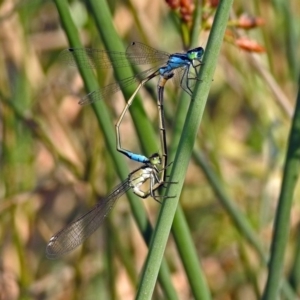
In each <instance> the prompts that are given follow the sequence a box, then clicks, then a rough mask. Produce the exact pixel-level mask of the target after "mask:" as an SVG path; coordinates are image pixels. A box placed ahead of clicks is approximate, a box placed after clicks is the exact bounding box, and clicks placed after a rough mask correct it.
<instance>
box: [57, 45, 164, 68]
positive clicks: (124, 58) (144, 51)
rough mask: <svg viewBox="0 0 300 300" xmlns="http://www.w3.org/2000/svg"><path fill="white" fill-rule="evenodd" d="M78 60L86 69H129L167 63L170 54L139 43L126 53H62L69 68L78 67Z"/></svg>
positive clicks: (73, 50) (79, 50) (85, 50)
mask: <svg viewBox="0 0 300 300" xmlns="http://www.w3.org/2000/svg"><path fill="white" fill-rule="evenodd" d="M76 58H77V59H78V60H79V61H80V62H81V64H82V65H83V66H84V67H85V68H90V69H97V68H98V69H107V68H111V67H112V66H113V65H115V66H117V67H129V66H131V65H142V64H153V63H165V62H167V61H168V58H169V53H167V52H163V51H159V50H156V49H154V48H152V47H149V46H147V45H144V44H142V43H138V42H134V43H131V45H130V46H128V47H127V50H126V52H118V51H106V50H99V49H93V48H69V49H65V50H64V51H62V52H61V53H60V59H61V60H62V61H63V62H64V63H65V64H66V65H68V66H73V67H76V66H77V61H76Z"/></svg>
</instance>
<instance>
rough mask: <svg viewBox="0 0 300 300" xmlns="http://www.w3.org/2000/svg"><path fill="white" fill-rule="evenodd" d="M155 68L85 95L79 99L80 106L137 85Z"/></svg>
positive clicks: (154, 69)
mask: <svg viewBox="0 0 300 300" xmlns="http://www.w3.org/2000/svg"><path fill="white" fill-rule="evenodd" d="M156 70H157V68H151V69H148V70H146V71H143V72H140V73H139V74H136V75H134V76H132V77H128V78H125V79H123V80H120V81H119V82H114V83H111V84H109V85H107V86H105V87H104V88H102V89H101V90H97V91H93V92H91V93H89V94H87V95H86V96H85V97H84V98H82V99H80V101H79V104H80V105H88V104H91V103H93V102H95V101H100V100H103V99H106V97H108V96H110V95H112V94H114V93H116V92H118V91H119V90H120V89H121V88H126V87H127V86H130V85H132V84H133V83H139V82H141V80H143V79H145V78H147V76H148V75H150V74H151V73H154V72H155V71H156Z"/></svg>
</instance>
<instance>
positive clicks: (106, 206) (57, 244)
mask: <svg viewBox="0 0 300 300" xmlns="http://www.w3.org/2000/svg"><path fill="white" fill-rule="evenodd" d="M129 189H130V185H129V179H127V180H125V181H124V182H122V183H120V184H119V185H118V186H117V187H116V188H115V189H114V191H113V192H112V193H111V194H110V195H108V196H107V197H106V198H105V199H103V200H102V201H101V202H99V203H98V204H97V205H96V206H95V207H94V208H93V209H92V210H90V211H89V212H88V213H86V214H85V215H83V216H82V217H80V218H79V219H77V220H76V221H75V222H73V223H71V224H70V225H68V226H67V227H65V228H63V229H62V230H61V231H59V232H58V233H57V234H55V235H54V236H53V237H52V238H51V239H50V241H49V243H48V245H47V248H46V255H47V257H48V258H50V259H56V258H58V257H60V256H62V255H65V254H67V253H68V252H70V251H72V250H73V249H75V248H76V247H77V246H79V245H81V244H82V243H83V242H84V241H85V240H86V239H87V238H88V237H89V236H90V235H91V234H92V233H94V232H95V231H96V229H98V228H99V226H100V225H101V224H102V222H103V221H104V219H105V217H106V216H107V215H108V213H109V212H110V210H111V209H112V208H113V206H114V204H115V203H116V200H117V199H118V198H119V197H120V196H122V195H123V194H124V193H125V192H126V191H127V190H129Z"/></svg>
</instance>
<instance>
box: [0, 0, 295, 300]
mask: <svg viewBox="0 0 300 300" xmlns="http://www.w3.org/2000/svg"><path fill="white" fill-rule="evenodd" d="M217 4H218V1H212V0H210V1H209V0H206V1H202V2H196V3H194V2H193V1H162V0H152V1H138V0H128V1H109V6H110V10H111V13H112V15H113V22H114V26H115V29H116V31H117V32H118V34H119V36H120V38H121V40H122V41H123V44H124V47H126V46H127V45H129V44H130V42H132V41H140V42H143V43H145V44H148V45H150V46H151V47H154V48H157V49H159V50H163V51H167V52H170V53H174V52H181V51H184V50H187V49H189V43H190V39H189V35H190V31H191V28H192V26H193V12H194V9H195V6H196V5H200V6H201V8H202V18H201V22H200V26H201V30H200V33H199V36H198V46H202V47H204V48H205V45H206V43H207V39H208V35H209V32H210V28H211V24H212V20H213V17H214V14H215V10H216V6H217ZM69 6H70V10H71V13H72V17H73V19H74V22H75V23H76V26H77V28H78V30H79V32H80V37H81V41H82V43H83V45H84V46H86V47H93V48H99V49H104V45H103V44H102V42H101V39H100V37H99V34H98V33H97V30H96V27H95V24H94V21H93V18H92V15H91V14H90V12H89V11H88V9H87V6H86V4H85V3H84V1H71V2H69ZM299 11H300V3H299V1H296V0H294V1H280V0H273V1H252V2H249V1H243V0H239V1H238V0H237V1H235V2H234V6H233V8H232V13H231V18H230V20H229V22H228V30H227V32H226V35H225V39H224V43H223V47H222V51H221V54H220V57H219V63H218V66H217V70H216V73H215V76H214V80H213V82H212V88H211V92H210V95H209V99H208V102H207V107H206V110H205V114H204V116H203V120H202V123H201V128H200V131H199V134H198V139H197V142H196V144H195V151H194V156H193V158H192V159H191V162H190V167H189V170H188V173H187V175H186V181H185V184H184V189H183V193H182V195H181V200H180V202H181V206H182V208H183V210H184V213H185V216H186V218H187V221H188V224H189V228H190V231H191V234H192V237H193V240H194V243H195V247H196V249H197V253H198V257H199V260H200V261H201V265H202V267H203V270H204V273H205V275H206V279H207V282H208V285H209V289H210V291H211V293H212V297H213V299H258V298H259V295H260V294H261V291H262V288H263V287H264V284H265V279H266V274H267V273H266V267H265V266H264V264H263V263H262V262H261V258H260V255H259V254H258V253H257V250H256V249H255V247H253V246H252V245H250V244H249V242H248V241H247V239H245V237H244V235H243V234H241V233H240V232H239V230H238V229H237V226H236V225H235V223H234V222H232V216H231V215H230V214H229V213H228V212H227V211H226V209H224V207H223V206H222V204H221V203H220V201H219V200H220V199H219V198H220V197H218V196H217V195H216V193H215V190H214V188H212V183H211V182H210V180H209V179H208V178H207V172H208V173H209V174H214V176H216V177H217V178H218V180H219V184H218V185H219V186H222V188H223V189H224V191H225V192H226V193H227V195H228V197H229V198H230V199H231V200H232V202H233V203H234V204H235V205H236V206H237V207H238V208H239V210H240V212H241V214H243V217H244V218H245V219H246V220H247V221H248V223H249V224H250V225H251V227H252V230H253V232H254V234H255V236H256V238H257V240H258V241H260V242H261V245H262V249H264V251H265V253H266V254H267V251H268V249H269V246H270V242H271V238H272V224H273V220H274V214H275V210H276V204H277V200H278V196H279V191H280V185H281V178H282V177H281V176H282V166H283V163H284V158H285V154H286V147H287V139H288V134H289V129H290V125H291V118H292V115H293V111H294V104H295V99H296V95H297V90H298V88H299V86H298V85H297V81H298V78H297V76H298V74H299V61H300V60H299V56H300V52H299V36H300V18H299ZM60 24H61V23H60V19H59V15H58V12H57V9H56V6H55V4H54V3H53V2H52V1H36V0H28V1H22V2H18V3H17V2H14V1H11V0H4V1H1V4H0V43H1V53H0V69H1V72H0V99H1V101H0V178H1V180H0V299H9V300H13V299H132V298H133V297H134V295H135V290H136V284H137V281H138V278H139V277H138V275H139V273H140V271H141V268H142V266H143V263H144V260H145V258H146V255H147V247H146V245H145V243H144V241H143V239H142V237H141V235H140V233H139V231H138V229H137V227H136V225H135V222H134V220H133V218H132V215H131V212H130V207H129V205H128V202H127V201H126V196H123V197H122V198H121V199H120V200H119V201H118V203H117V205H116V207H115V208H114V210H113V211H112V213H111V215H110V217H109V218H107V220H106V222H105V224H104V225H103V226H102V227H101V229H99V230H98V231H97V232H96V233H95V234H93V236H92V237H90V238H89V239H88V240H87V241H86V243H85V244H84V245H83V246H82V247H80V248H79V249H77V250H76V251H74V252H72V254H70V255H68V256H66V257H65V258H62V259H59V260H57V261H50V260H48V259H47V258H46V257H45V247H46V245H47V242H48V241H49V239H50V237H51V236H52V235H53V234H54V233H55V232H57V231H58V230H59V229H61V228H62V227H63V226H65V225H66V224H68V223H69V222H71V221H72V220H75V219H76V217H78V216H80V215H82V214H83V213H85V212H86V211H88V209H89V208H90V207H92V206H93V205H94V204H95V203H96V202H97V201H99V200H100V199H101V198H102V197H105V196H106V195H107V194H108V193H109V192H110V191H111V190H112V189H113V187H114V186H116V184H117V183H119V182H120V179H119V178H118V177H117V175H116V172H115V170H114V167H113V164H112V162H111V159H110V153H108V151H107V148H106V145H105V142H104V139H103V135H102V132H101V130H99V126H98V123H97V120H96V117H95V115H94V112H93V110H92V109H91V107H81V106H80V105H78V101H79V99H80V97H82V96H84V95H85V94H86V92H85V90H84V88H83V82H82V80H81V77H80V75H79V73H78V71H77V69H76V68H71V67H69V66H67V65H66V64H64V63H63V62H62V61H61V60H60V58H59V53H60V52H61V51H62V50H63V49H65V48H68V42H67V39H66V37H65V34H64V31H63V29H62V27H61V25H60ZM98 80H99V85H100V86H104V85H106V84H108V83H110V82H113V81H114V79H113V77H112V74H111V71H110V72H108V71H107V70H104V71H102V72H99V73H98ZM152 84H153V86H154V87H155V84H156V79H154V80H153V82H152ZM179 92H180V90H178V89H176V87H175V86H174V85H173V84H171V83H170V84H169V83H168V85H167V87H166V93H165V98H166V100H165V109H166V119H167V120H166V123H167V138H168V141H170V140H171V136H172V129H173V127H174V123H173V122H174V120H175V118H174V115H175V113H176V109H177V106H178V97H177V95H178V93H179ZM140 94H141V96H142V99H143V105H144V108H145V111H146V112H147V117H148V118H149V119H150V120H151V122H152V123H153V127H154V129H155V130H156V132H157V149H156V151H161V149H160V146H159V137H158V130H157V118H158V116H157V109H156V99H155V97H153V95H152V94H151V93H148V92H147V90H146V89H142V90H141V92H140ZM112 98H113V99H107V102H106V104H107V106H108V108H109V110H110V112H111V123H112V124H113V125H114V124H115V122H116V120H117V117H118V116H119V114H120V112H121V110H122V108H123V106H124V103H125V102H124V98H123V96H122V93H121V92H119V93H117V94H115V95H114V96H113V97H112ZM121 130H122V136H123V140H122V143H123V145H124V147H125V148H126V149H132V150H134V151H137V152H139V151H141V150H139V149H140V148H139V142H138V139H137V138H136V134H135V130H134V127H133V125H132V121H131V118H130V116H129V115H127V116H126V118H125V121H124V122H123V124H122V129H121ZM199 159H200V161H199ZM126 163H127V164H128V166H129V168H130V170H134V169H135V168H136V167H138V166H139V165H138V164H137V163H133V162H131V161H129V160H128V159H126ZM203 163H206V164H207V167H208V168H209V171H207V170H206V171H203ZM299 192H300V191H299V186H298V188H297V190H296V193H295V201H294V204H293V209H292V215H291V234H290V240H289V241H290V242H289V245H288V249H287V253H286V262H285V275H286V277H287V278H290V282H291V284H292V286H294V287H295V289H299V286H298V284H299V283H297V281H296V280H295V278H293V266H294V265H295V261H296V259H297V252H298V250H297V245H298V239H299V237H298V235H299V220H300V207H299V206H300V202H299ZM141 201H143V205H144V206H145V209H146V211H147V215H148V216H149V218H150V220H151V221H152V223H153V224H155V220H156V216H157V213H158V211H159V209H160V205H159V204H158V203H157V202H155V201H153V199H151V198H148V199H146V200H141ZM298 247H299V246H298ZM165 258H166V260H167V262H168V264H169V267H170V270H171V276H172V282H173V284H174V287H175V289H176V291H177V293H178V298H179V299H193V296H192V293H191V290H190V287H189V283H188V280H187V278H186V275H185V272H184V269H183V266H182V263H181V260H180V258H179V256H178V253H177V251H176V246H175V243H174V241H173V239H172V236H170V239H169V243H168V247H167V249H166V253H165ZM299 291H300V290H299ZM154 298H155V299H165V298H164V294H163V293H162V291H161V289H160V287H159V285H158V286H157V288H156V290H155V296H154Z"/></svg>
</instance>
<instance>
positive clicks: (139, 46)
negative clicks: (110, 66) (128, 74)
mask: <svg viewBox="0 0 300 300" xmlns="http://www.w3.org/2000/svg"><path fill="white" fill-rule="evenodd" d="M126 56H127V58H128V60H129V61H130V62H131V64H132V65H145V64H154V63H161V64H164V63H166V62H167V61H168V59H169V57H170V54H169V53H168V52H164V51H160V50H157V49H154V48H152V47H150V46H147V45H145V44H143V43H139V42H133V43H131V44H130V45H129V46H128V47H127V49H126Z"/></svg>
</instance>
